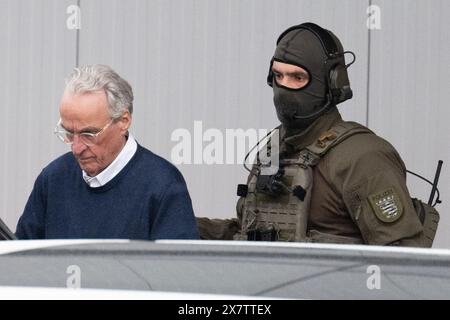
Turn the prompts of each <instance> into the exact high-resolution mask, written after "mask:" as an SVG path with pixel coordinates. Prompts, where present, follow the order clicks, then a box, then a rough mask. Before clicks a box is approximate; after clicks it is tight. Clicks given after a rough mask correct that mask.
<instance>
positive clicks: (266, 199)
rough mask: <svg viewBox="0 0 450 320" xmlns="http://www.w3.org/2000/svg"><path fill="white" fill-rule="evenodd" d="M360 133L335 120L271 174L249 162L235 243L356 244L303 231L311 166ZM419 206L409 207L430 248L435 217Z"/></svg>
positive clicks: (361, 128) (359, 127)
mask: <svg viewBox="0 0 450 320" xmlns="http://www.w3.org/2000/svg"><path fill="white" fill-rule="evenodd" d="M362 133H373V132H372V131H371V130H369V129H368V128H366V127H364V126H362V125H360V124H358V123H356V122H341V123H339V124H337V125H335V126H333V127H332V128H331V129H330V130H328V131H326V132H325V133H323V134H322V135H321V136H320V137H319V138H318V139H316V140H315V141H314V143H312V144H311V145H309V146H307V147H306V148H304V149H303V150H301V151H300V152H299V153H297V154H296V157H295V158H292V159H280V160H279V170H278V172H277V173H276V174H274V175H262V174H261V169H262V165H261V163H257V164H255V165H254V167H253V168H252V171H251V174H250V177H249V181H248V184H247V187H246V188H245V189H246V190H245V192H241V194H239V195H240V196H243V198H241V200H242V201H240V202H238V206H241V207H240V208H238V212H240V214H241V216H240V217H239V218H240V220H241V230H240V232H239V233H238V234H236V235H235V237H234V238H235V240H261V241H295V242H335V243H355V244H356V243H362V241H361V240H360V239H353V238H347V237H340V236H335V235H329V234H322V233H320V232H317V231H314V230H313V231H312V232H307V223H308V218H309V206H310V199H311V190H312V185H313V167H314V166H315V165H317V163H318V162H319V161H320V159H321V158H322V157H323V156H324V155H325V154H326V153H327V152H328V151H329V150H330V149H331V148H333V147H334V146H336V145H338V144H339V143H341V142H342V141H344V140H345V139H347V138H349V137H351V136H353V135H355V134H362ZM267 148H269V147H267ZM241 189H242V188H241ZM241 191H242V190H241ZM238 193H239V191H238ZM419 202H420V204H421V205H419ZM419 202H417V201H416V202H414V207H415V208H416V211H417V213H418V215H419V219H420V220H421V222H422V224H424V232H425V228H426V229H427V232H426V238H427V239H428V242H429V243H427V245H428V246H430V247H431V244H432V242H433V239H434V235H435V233H436V229H437V221H439V215H438V214H437V211H436V210H434V209H433V211H432V210H430V209H429V208H428V207H426V209H427V210H424V206H423V205H424V204H423V202H421V201H419ZM420 210H421V212H422V213H419V211H420ZM430 221H433V223H434V225H432V226H431V227H430V225H431V223H424V222H430Z"/></svg>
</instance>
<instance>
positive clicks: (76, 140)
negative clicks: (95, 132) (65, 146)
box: [72, 135, 87, 156]
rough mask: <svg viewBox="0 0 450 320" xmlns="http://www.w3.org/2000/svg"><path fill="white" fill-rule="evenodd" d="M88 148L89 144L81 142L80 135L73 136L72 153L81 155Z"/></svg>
mask: <svg viewBox="0 0 450 320" xmlns="http://www.w3.org/2000/svg"><path fill="white" fill-rule="evenodd" d="M86 149H87V146H86V145H85V144H84V143H83V142H81V140H80V137H78V135H75V136H74V137H73V143H72V153H73V154H74V155H75V156H79V155H80V154H82V153H83V151H84V150H86Z"/></svg>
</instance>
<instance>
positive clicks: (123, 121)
mask: <svg viewBox="0 0 450 320" xmlns="http://www.w3.org/2000/svg"><path fill="white" fill-rule="evenodd" d="M131 122H132V116H131V113H130V111H128V110H126V111H125V112H124V113H123V114H122V116H121V117H120V120H119V122H118V124H119V126H120V133H121V134H123V135H125V134H126V133H127V131H128V129H129V128H130V126H131Z"/></svg>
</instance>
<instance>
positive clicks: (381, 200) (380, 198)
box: [369, 188, 403, 222]
mask: <svg viewBox="0 0 450 320" xmlns="http://www.w3.org/2000/svg"><path fill="white" fill-rule="evenodd" d="M369 203H370V205H371V206H372V209H373V211H374V212H375V215H376V216H377V218H378V219H380V220H381V221H383V222H394V221H397V220H398V219H399V218H400V217H401V215H402V213H403V206H402V203H401V202H400V198H399V197H398V195H397V193H396V192H395V190H394V189H393V188H389V189H386V190H384V191H382V192H379V193H376V194H371V195H369Z"/></svg>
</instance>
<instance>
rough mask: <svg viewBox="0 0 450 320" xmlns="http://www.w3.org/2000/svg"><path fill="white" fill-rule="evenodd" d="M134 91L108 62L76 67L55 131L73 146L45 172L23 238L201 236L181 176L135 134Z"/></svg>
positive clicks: (24, 219)
mask: <svg viewBox="0 0 450 320" xmlns="http://www.w3.org/2000/svg"><path fill="white" fill-rule="evenodd" d="M132 112H133V92H132V89H131V86H130V85H129V84H128V82H127V81H126V80H124V79H122V78H121V77H120V76H119V75H118V74H117V73H116V72H115V71H114V70H112V69H111V68H110V67H108V66H104V65H93V66H84V67H81V68H75V69H74V71H73V73H72V74H71V76H70V77H69V78H68V79H67V81H66V88H65V91H64V94H63V96H62V100H61V105H60V117H61V118H60V120H59V122H58V124H57V126H56V128H55V130H54V132H55V134H56V136H57V137H58V138H59V139H61V141H62V142H64V143H65V144H67V145H69V146H70V147H71V149H72V150H71V151H72V152H68V153H66V154H64V155H62V156H61V157H59V158H57V159H56V160H54V161H53V162H51V163H50V164H49V165H48V166H47V167H46V168H44V169H43V170H42V172H41V173H40V175H39V176H38V178H37V180H36V182H35V184H34V188H33V191H32V193H31V195H30V197H29V199H28V202H27V204H26V207H25V210H24V212H23V214H22V216H21V218H20V220H19V222H18V225H17V230H16V235H17V237H18V238H19V239H62V238H116V239H117V238H126V239H149V240H154V239H196V238H197V237H198V232H197V226H196V222H195V218H194V213H193V210H192V203H191V199H190V197H189V193H188V190H187V187H186V183H185V181H184V179H183V177H182V175H181V173H180V172H179V171H178V170H177V169H176V168H175V167H174V166H173V165H172V164H170V163H169V162H168V161H166V160H164V159H162V158H161V157H159V156H157V155H155V154H154V153H152V152H151V151H149V150H147V149H145V148H144V147H142V146H141V145H139V144H138V143H137V142H136V140H135V139H134V138H133V136H132V135H131V134H130V133H129V131H128V130H129V128H130V126H131V122H132Z"/></svg>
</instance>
